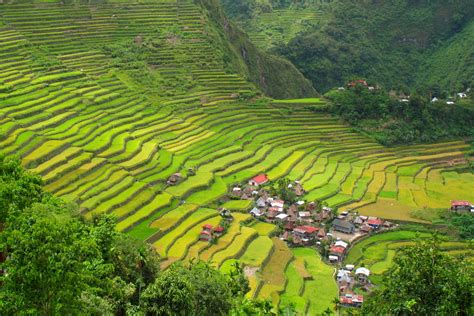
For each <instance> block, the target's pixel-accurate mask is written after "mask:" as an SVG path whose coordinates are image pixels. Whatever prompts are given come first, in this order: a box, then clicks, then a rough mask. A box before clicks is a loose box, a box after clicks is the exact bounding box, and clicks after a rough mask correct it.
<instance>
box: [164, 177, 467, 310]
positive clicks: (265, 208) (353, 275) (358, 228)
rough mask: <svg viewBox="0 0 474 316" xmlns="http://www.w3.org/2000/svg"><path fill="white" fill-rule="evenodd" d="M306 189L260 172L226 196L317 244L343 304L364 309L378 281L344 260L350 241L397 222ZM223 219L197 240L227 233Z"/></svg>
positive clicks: (228, 216)
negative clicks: (339, 205)
mask: <svg viewBox="0 0 474 316" xmlns="http://www.w3.org/2000/svg"><path fill="white" fill-rule="evenodd" d="M181 177H182V176H181V174H174V175H172V176H171V177H170V178H169V179H168V185H174V184H176V183H177V182H179V181H180V180H181ZM305 193H306V192H305V190H304V188H303V186H302V185H301V183H300V182H299V181H291V180H289V179H286V178H284V179H280V180H278V181H276V182H271V181H270V179H269V178H268V176H267V175H266V174H259V175H257V176H255V177H253V178H251V179H250V180H248V182H247V183H242V184H240V185H236V186H233V187H232V188H231V189H230V192H228V194H227V196H226V199H232V200H247V201H251V203H250V205H251V207H250V211H249V213H250V214H251V215H252V216H253V218H254V219H255V220H258V221H263V222H267V223H271V224H274V225H276V226H277V228H278V229H277V230H276V234H277V236H278V237H279V238H280V239H281V240H283V241H285V242H286V243H287V244H288V246H289V247H314V248H315V249H317V250H318V251H319V253H320V254H321V257H322V258H323V260H324V261H326V263H328V264H332V265H333V266H334V267H335V271H337V272H335V274H334V276H335V281H336V283H337V285H338V289H339V303H340V305H341V306H346V307H360V306H362V303H363V302H364V295H363V294H364V293H370V292H371V290H372V288H373V287H374V285H373V284H372V283H371V281H370V278H369V277H370V273H371V272H370V270H369V269H368V268H366V267H363V266H360V267H356V266H354V265H352V264H345V265H344V264H343V261H344V258H345V256H346V254H347V253H348V251H349V249H350V247H351V245H352V244H354V243H355V242H356V241H357V240H359V239H360V238H363V237H366V236H368V235H371V234H374V233H379V232H384V231H389V230H394V229H397V227H398V225H397V224H394V223H392V222H390V221H387V220H384V219H382V218H378V217H370V216H363V215H359V214H358V213H357V212H349V211H343V212H340V213H338V212H337V210H335V209H332V208H330V207H328V206H327V205H326V204H325V203H324V202H322V201H306V200H304V198H303V196H304V195H305ZM450 209H451V211H452V212H457V213H466V212H467V213H471V214H472V213H474V205H472V204H471V203H470V202H469V201H461V200H459V201H451V208H450ZM219 213H220V216H221V218H222V219H221V221H220V223H219V225H217V226H215V227H213V226H212V225H210V224H205V225H203V227H202V230H201V232H200V234H199V240H201V241H205V242H210V243H216V242H217V240H218V238H219V237H221V236H222V235H223V234H225V232H226V229H227V227H228V225H229V224H230V223H231V222H232V220H233V216H232V213H231V211H230V210H227V209H225V208H219Z"/></svg>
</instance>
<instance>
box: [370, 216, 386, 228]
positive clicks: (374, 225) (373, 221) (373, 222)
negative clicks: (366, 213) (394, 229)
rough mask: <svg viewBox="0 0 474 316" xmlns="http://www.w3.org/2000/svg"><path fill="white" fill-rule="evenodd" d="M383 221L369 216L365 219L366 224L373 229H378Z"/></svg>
mask: <svg viewBox="0 0 474 316" xmlns="http://www.w3.org/2000/svg"><path fill="white" fill-rule="evenodd" d="M383 223H384V221H383V220H381V219H380V218H377V217H369V219H368V220H367V225H369V226H370V227H372V228H373V229H379V227H381V226H382V225H383Z"/></svg>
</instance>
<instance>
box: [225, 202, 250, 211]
mask: <svg viewBox="0 0 474 316" xmlns="http://www.w3.org/2000/svg"><path fill="white" fill-rule="evenodd" d="M251 206H252V201H251V200H230V201H227V202H225V203H224V204H222V205H221V207H223V208H225V209H228V210H231V211H247V210H248V209H250V207H251Z"/></svg>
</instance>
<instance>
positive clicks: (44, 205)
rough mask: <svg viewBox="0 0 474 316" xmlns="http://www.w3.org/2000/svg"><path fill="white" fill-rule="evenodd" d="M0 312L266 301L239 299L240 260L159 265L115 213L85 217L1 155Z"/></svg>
mask: <svg viewBox="0 0 474 316" xmlns="http://www.w3.org/2000/svg"><path fill="white" fill-rule="evenodd" d="M0 205H1V207H2V211H3V213H2V218H1V221H0V225H1V226H0V227H2V231H1V236H0V250H1V251H2V252H4V253H6V254H7V255H8V259H7V260H6V261H5V262H3V263H1V265H0V269H1V270H2V271H3V272H4V273H3V274H2V275H1V276H0V284H2V286H1V288H0V314H1V315H16V314H34V315H63V314H72V315H74V314H80V313H84V314H91V315H104V314H105V315H111V314H116V315H124V314H132V315H211V314H212V315H227V314H233V315H259V314H267V313H269V312H270V310H271V308H272V306H271V304H269V303H267V302H260V301H252V300H246V299H244V295H245V293H247V292H248V290H249V286H248V281H247V280H246V278H245V277H244V275H243V271H242V269H241V268H240V267H239V266H238V265H237V266H235V269H234V270H233V271H232V272H231V273H230V274H229V275H224V274H222V273H221V272H219V271H218V270H215V269H214V268H213V267H212V266H210V265H209V264H208V263H204V262H191V263H189V264H187V265H184V264H182V263H179V264H176V265H174V266H172V267H171V268H169V269H168V270H166V271H164V272H160V271H159V258H158V256H157V254H156V252H155V251H154V250H153V249H152V248H151V246H150V245H148V244H146V243H143V242H142V241H139V240H136V239H133V238H131V237H130V236H127V235H124V234H122V233H119V232H117V231H116V230H115V224H116V222H115V218H113V217H111V216H109V215H105V216H100V217H95V218H94V219H93V220H92V221H86V220H85V219H84V218H83V217H82V216H81V215H80V214H79V213H78V212H77V207H76V206H75V205H68V204H65V203H64V202H63V201H62V200H60V199H58V198H55V197H53V196H51V195H50V194H48V193H47V192H45V191H43V189H42V183H41V179H40V178H39V177H37V176H34V175H32V174H30V173H28V172H26V171H25V170H24V169H23V168H22V167H21V165H20V162H19V161H18V160H16V159H8V158H5V157H3V156H0Z"/></svg>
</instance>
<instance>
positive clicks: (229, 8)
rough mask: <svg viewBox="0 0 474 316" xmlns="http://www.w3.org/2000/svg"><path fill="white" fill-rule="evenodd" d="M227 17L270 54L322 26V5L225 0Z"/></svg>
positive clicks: (288, 1)
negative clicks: (306, 31) (276, 48)
mask: <svg viewBox="0 0 474 316" xmlns="http://www.w3.org/2000/svg"><path fill="white" fill-rule="evenodd" d="M221 2H222V5H223V7H224V10H225V12H226V14H227V15H228V16H229V17H230V18H231V19H233V20H234V21H235V22H236V23H237V25H238V26H239V27H240V28H241V29H243V30H244V31H245V32H246V33H247V34H248V35H249V37H250V39H251V40H252V42H253V43H255V45H257V46H258V47H260V48H262V49H265V50H268V49H270V48H272V47H278V46H281V45H285V44H287V43H288V42H289V41H290V40H291V39H293V38H294V37H295V36H296V35H297V34H298V33H299V32H302V31H305V30H309V29H310V28H311V27H313V26H314V25H317V24H318V23H320V22H321V17H322V11H321V9H322V7H324V6H323V5H322V3H320V2H319V1H318V2H316V1H292V0H287V1H285V0H284V1H256V0H237V1H234V0H232V1H229V0H222V1H221Z"/></svg>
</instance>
